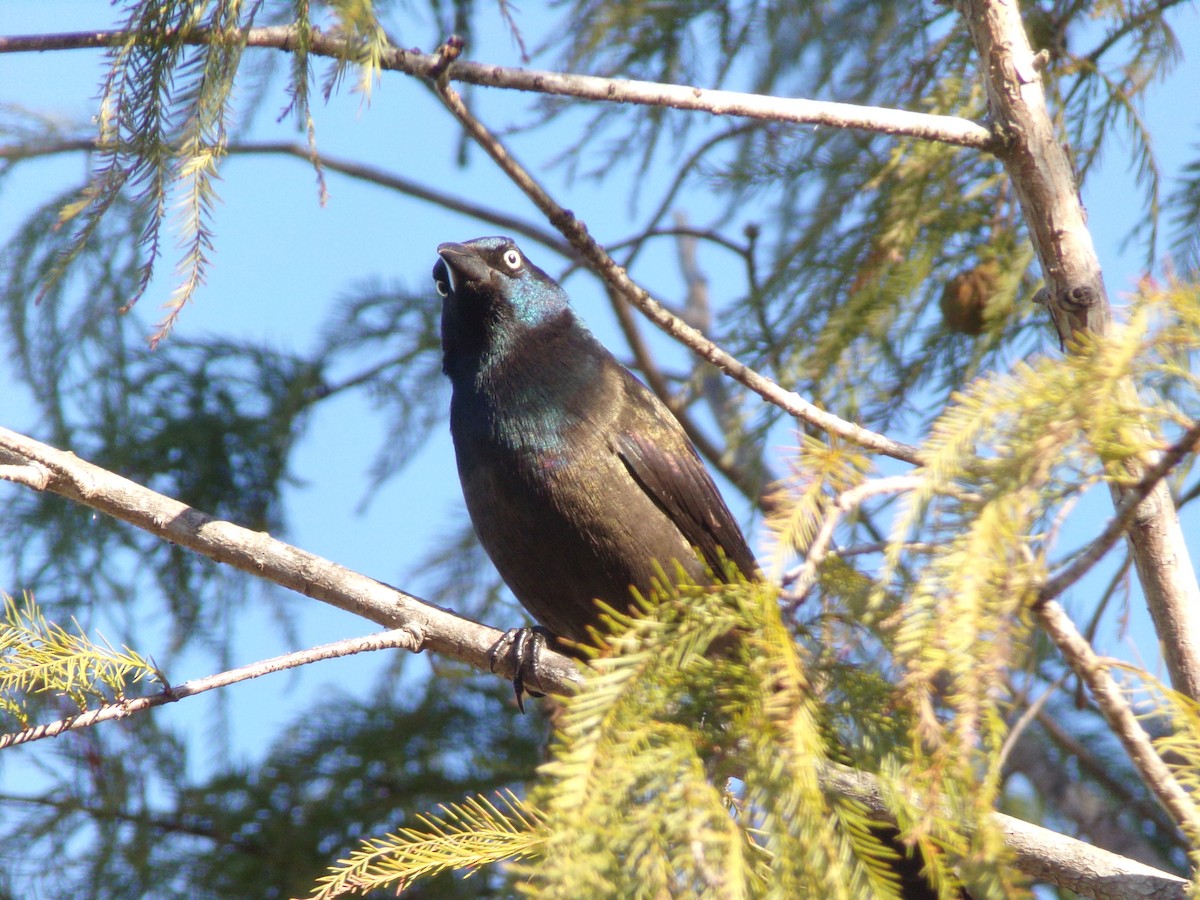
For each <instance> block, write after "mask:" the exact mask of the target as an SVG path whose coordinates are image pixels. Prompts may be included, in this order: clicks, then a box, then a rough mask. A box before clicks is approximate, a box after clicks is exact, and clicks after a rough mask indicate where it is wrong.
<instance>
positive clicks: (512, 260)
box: [504, 250, 521, 272]
mask: <svg viewBox="0 0 1200 900" xmlns="http://www.w3.org/2000/svg"><path fill="white" fill-rule="evenodd" d="M504 264H505V265H506V266H508V267H509V268H510V269H512V270H513V271H514V272H515V271H516V270H517V269H519V268H521V254H520V253H518V252H517V251H516V250H505V251H504Z"/></svg>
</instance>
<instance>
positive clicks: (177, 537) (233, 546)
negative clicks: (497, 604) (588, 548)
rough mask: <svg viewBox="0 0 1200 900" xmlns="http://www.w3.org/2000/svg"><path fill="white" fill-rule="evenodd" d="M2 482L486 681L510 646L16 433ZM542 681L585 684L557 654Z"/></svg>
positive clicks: (1, 466) (1, 438)
mask: <svg viewBox="0 0 1200 900" xmlns="http://www.w3.org/2000/svg"><path fill="white" fill-rule="evenodd" d="M5 464H7V465H5ZM0 476H4V477H7V478H8V480H12V481H17V482H19V483H22V484H26V485H28V486H29V487H32V488H34V489H36V490H42V491H49V492H51V493H54V494H58V495H60V496H62V497H66V498H68V499H70V500H74V501H76V502H77V503H82V504H83V505H85V506H89V507H91V508H92V509H96V510H99V511H100V512H103V513H105V514H107V515H110V516H112V517H113V518H115V519H120V520H121V521H123V522H128V523H130V524H131V525H136V526H137V527H138V528H141V529H143V530H145V531H148V532H150V533H151V534H153V535H156V536H157V537H160V538H162V539H163V540H166V541H170V542H171V543H173V544H178V545H179V546H181V547H187V548H188V549H189V550H194V551H195V552H197V553H199V554H201V555H202V556H207V557H208V558H209V559H212V560H215V561H216V562H220V563H225V564H227V565H230V566H233V567H234V568H235V569H239V570H241V571H243V572H249V573H250V574H251V575H256V576H258V577H259V578H265V579H267V580H268V581H273V582H275V583H276V584H278V585H281V586H283V587H285V588H288V589H290V590H293V591H296V592H298V593H301V594H304V595H305V596H306V597H312V598H313V599H315V600H321V601H323V602H325V603H329V604H331V605H333V606H336V607H338V608H339V609H344V610H346V611H347V612H351V613H354V614H355V615H358V616H362V617H363V618H366V619H370V620H371V621H372V622H377V623H379V624H380V625H383V626H385V627H387V628H395V629H402V630H404V631H405V632H407V633H408V634H409V635H410V636H411V641H412V646H411V649H412V651H413V652H414V653H419V652H421V651H422V650H433V651H435V652H437V653H441V654H444V655H446V656H450V657H452V658H454V659H457V660H461V661H462V662H465V663H469V664H470V665H472V666H475V667H476V668H477V669H480V670H482V671H485V672H486V671H490V669H491V661H490V659H489V658H488V651H489V650H490V649H491V648H492V647H493V646H494V645H495V644H496V642H497V641H498V640H500V637H501V632H500V631H497V630H496V629H494V628H489V627H487V626H486V625H479V624H477V623H475V622H472V621H470V620H469V619H464V618H463V617H461V616H459V615H456V614H455V613H453V612H450V611H449V610H446V609H441V608H440V607H437V606H433V605H431V604H429V603H426V602H424V601H423V600H421V599H420V598H418V597H415V596H413V595H412V594H407V593H405V592H403V591H400V590H397V589H396V588H392V587H389V586H388V585H385V584H382V583H380V582H378V581H375V580H374V579H371V578H367V577H366V576H365V575H360V574H358V573H357V572H353V571H351V570H350V569H347V568H345V567H344V566H339V565H338V564H337V563H333V562H330V561H329V560H326V559H322V558H321V557H319V556H315V555H313V554H311V553H306V552H305V551H303V550H300V549H299V548H297V547H293V546H291V545H290V544H285V543H284V542H283V541H277V540H275V539H274V538H272V537H271V536H270V535H267V534H263V533H262V532H258V531H251V530H250V529H248V528H242V527H241V526H239V525H234V524H233V523H232V522H226V521H223V520H220V519H214V518H213V517H211V516H209V515H206V514H205V513H203V512H201V511H200V510H197V509H193V508H192V507H190V506H187V505H186V504H184V503H180V502H179V501H178V500H173V499H171V498H170V497H167V496H164V495H162V494H159V493H156V492H155V491H152V490H150V489H149V488H145V487H142V486H141V485H139V484H135V483H134V482H132V481H130V480H128V479H127V478H122V477H121V476H119V475H115V474H113V473H112V472H109V471H107V470H105V469H102V468H100V467H99V466H96V465H93V464H92V463H89V462H85V461H84V460H82V459H80V458H79V457H77V456H76V455H75V454H73V453H65V452H63V451H61V450H56V449H55V448H53V447H50V446H48V445H46V444H43V443H40V442H39V441H35V440H33V439H32V438H29V437H26V436H25V435H22V434H18V433H17V432H15V431H11V430H9V429H7V428H0ZM12 476H16V477H12ZM496 671H497V673H499V674H501V675H503V676H505V677H509V678H511V677H512V676H513V675H515V674H516V673H515V671H513V670H512V668H511V667H510V665H509V662H508V661H507V660H501V661H500V664H499V665H498V666H497V668H496ZM537 676H538V682H539V684H542V685H544V686H545V687H546V688H547V689H548V690H550V691H552V692H555V693H570V692H571V690H572V689H573V685H575V684H577V683H578V681H579V677H580V676H579V671H578V669H577V668H576V665H575V663H574V662H572V661H571V660H569V659H568V658H567V657H565V656H561V655H559V654H557V653H555V652H553V651H551V650H549V649H547V650H546V651H544V652H543V653H542V654H541V658H540V663H539V666H538V672H537Z"/></svg>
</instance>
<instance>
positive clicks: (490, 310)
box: [433, 237, 570, 374]
mask: <svg viewBox="0 0 1200 900" xmlns="http://www.w3.org/2000/svg"><path fill="white" fill-rule="evenodd" d="M437 252H438V256H439V257H441V258H440V259H439V260H438V261H437V263H436V264H435V265H434V267H433V283H434V286H435V287H436V288H437V292H438V294H440V295H441V297H442V351H443V368H444V369H445V370H446V372H447V374H451V370H452V369H453V368H454V367H455V365H456V364H457V363H458V362H460V361H465V360H466V359H468V358H474V359H479V358H482V357H485V356H487V355H489V354H496V353H500V354H502V353H503V352H504V351H505V348H506V347H507V346H509V345H510V344H511V342H512V340H513V339H515V338H516V337H518V336H519V335H521V334H522V333H525V332H529V331H532V330H535V329H537V328H538V326H540V325H543V324H545V323H547V322H549V321H551V320H553V319H556V318H558V317H560V316H561V315H563V314H564V312H565V313H566V314H567V315H570V312H568V309H569V307H568V304H567V295H566V292H565V291H564V290H563V289H562V288H561V287H559V286H558V283H557V282H555V281H554V279H553V278H551V277H550V276H549V275H547V274H546V273H545V272H543V271H542V270H541V269H539V268H538V267H537V266H535V265H534V264H533V263H531V262H530V261H529V260H528V259H526V258H525V254H523V253H522V252H521V250H520V248H518V247H517V245H516V243H514V242H513V240H512V239H511V238H506V237H483V238H476V239H475V240H473V241H467V242H466V243H464V244H454V243H446V244H439V245H438V248H437Z"/></svg>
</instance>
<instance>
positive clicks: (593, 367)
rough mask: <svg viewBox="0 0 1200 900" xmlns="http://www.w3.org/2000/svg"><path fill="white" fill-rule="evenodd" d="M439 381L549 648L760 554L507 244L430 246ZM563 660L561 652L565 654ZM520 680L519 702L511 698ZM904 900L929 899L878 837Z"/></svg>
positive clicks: (468, 464)
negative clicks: (607, 617) (675, 572)
mask: <svg viewBox="0 0 1200 900" xmlns="http://www.w3.org/2000/svg"><path fill="white" fill-rule="evenodd" d="M437 252H438V256H439V257H441V258H440V259H439V260H438V262H437V264H436V265H434V267H433V279H434V283H435V285H436V287H437V291H438V293H439V294H440V295H441V296H442V353H443V356H442V369H443V371H444V372H445V373H446V375H447V376H449V378H450V382H451V385H452V387H453V396H452V399H451V401H450V434H451V436H452V437H453V439H454V452H455V456H456V458H457V461H458V474H459V478H460V479H461V481H462V487H463V494H464V495H465V497H466V501H467V510H468V511H469V512H470V514H471V522H472V524H473V525H474V526H475V531H476V533H477V534H478V535H479V540H480V543H482V544H483V547H484V549H485V550H486V551H487V553H488V555H489V556H490V557H491V559H492V562H493V563H495V566H496V568H497V569H498V570H499V572H500V575H501V577H502V578H503V579H504V581H505V583H506V584H507V585H508V586H509V588H511V589H512V592H513V593H514V594H515V595H516V597H517V599H518V600H519V601H520V602H521V604H522V605H523V606H524V607H525V608H526V609H527V610H528V611H529V613H530V614H531V615H532V616H533V617H534V618H535V619H537V621H538V622H540V623H541V624H542V625H543V626H545V627H546V628H547V629H549V630H550V631H551V632H552V633H553V634H554V635H556V636H558V637H562V638H566V639H568V641H576V642H579V641H586V640H587V639H588V627H589V626H594V625H596V624H598V622H599V619H600V614H599V610H598V608H597V606H596V600H597V599H599V600H602V601H603V602H605V603H606V604H608V605H610V606H613V607H616V608H624V607H626V606H628V604H629V602H630V599H631V594H630V589H631V588H637V589H638V590H639V591H641V592H642V593H643V594H645V593H646V592H647V591H648V590H649V589H650V588H651V585H652V582H653V581H654V579H655V575H656V572H657V570H656V565H655V564H656V562H657V563H658V564H660V565H661V566H662V568H663V569H664V570H665V571H668V572H669V571H671V570H672V567H673V565H674V564H675V563H678V564H679V565H681V566H682V567H683V569H684V571H685V572H687V574H688V575H689V576H690V577H691V578H692V579H694V580H696V581H697V582H700V583H703V582H704V581H705V579H706V578H707V573H706V571H705V567H706V566H707V567H708V568H710V569H711V570H712V571H713V572H718V573H720V572H722V571H724V567H725V565H726V562H728V563H732V564H733V565H734V566H736V567H737V569H738V570H739V571H741V572H742V574H744V575H745V576H746V577H747V578H755V577H758V567H757V565H756V563H755V561H754V555H753V554H752V553H751V552H750V548H749V546H748V545H747V544H746V539H745V537H743V536H742V532H741V530H740V529H739V528H738V525H737V522H736V521H734V518H733V516H732V514H731V513H730V512H729V508H728V507H727V506H726V505H725V502H724V501H723V500H722V499H721V495H720V493H718V491H717V488H716V486H715V485H714V484H713V482H712V479H711V478H710V477H709V475H708V472H707V471H706V470H705V468H704V465H703V463H701V461H700V458H699V456H698V455H697V454H696V451H695V449H694V448H693V447H692V444H691V441H689V440H688V438H687V435H686V434H685V433H684V431H683V428H682V427H681V426H680V424H679V422H678V421H677V420H676V419H675V417H674V416H673V415H671V413H670V411H669V410H668V409H667V408H666V407H665V406H664V405H663V404H662V402H660V401H659V399H658V398H657V397H656V396H655V395H654V394H653V393H651V392H650V390H649V389H648V388H646V386H645V385H643V384H642V383H641V382H640V381H638V379H637V378H635V377H634V376H633V374H632V373H631V372H629V370H628V369H626V368H625V367H624V366H622V365H621V364H620V363H619V362H617V360H616V358H615V357H613V355H612V354H611V353H609V352H608V350H606V349H605V348H604V347H603V346H602V345H601V344H600V342H599V341H597V340H596V338H595V337H593V336H592V333H591V332H590V331H588V329H587V326H585V325H584V324H583V323H582V322H581V321H580V320H579V318H578V317H577V316H576V315H575V313H574V312H573V311H572V309H571V307H570V305H569V303H568V300H567V294H566V292H565V291H564V290H563V289H562V288H561V287H559V285H558V284H557V283H556V282H555V281H554V280H553V279H552V278H550V276H548V275H547V274H546V273H545V272H543V271H542V270H541V269H539V268H538V267H537V266H535V265H533V263H531V262H530V261H529V260H528V259H527V258H526V257H525V255H524V254H523V253H522V252H521V251H520V249H519V248H518V247H517V245H516V244H515V243H513V241H512V240H511V239H509V238H505V237H485V238H478V239H476V240H473V241H467V242H466V243H465V244H453V243H446V244H440V245H439V246H438V250H437ZM559 648H560V649H563V650H565V651H567V652H570V650H571V648H570V645H569V644H568V645H565V646H564V645H559ZM520 691H521V687H520V681H519V680H518V697H520ZM881 836H882V837H883V838H884V840H886V841H888V842H889V843H891V845H892V846H893V848H894V849H895V850H896V851H897V854H898V856H899V858H898V859H897V860H896V861H895V862H894V863H893V867H894V870H895V872H896V875H897V877H898V878H899V881H900V885H901V894H902V896H903V897H905V898H906V900H918V898H920V900H926V898H936V897H937V892H936V891H933V890H932V889H931V888H930V887H929V885H928V883H927V882H926V881H925V880H924V879H923V878H922V877H921V875H920V869H921V863H920V861H919V860H917V859H914V858H913V857H911V856H909V855H908V854H907V853H906V852H905V850H904V849H903V848H902V847H901V846H900V845H899V842H898V840H897V836H896V833H895V831H894V830H889V829H884V830H883V831H882V835H881Z"/></svg>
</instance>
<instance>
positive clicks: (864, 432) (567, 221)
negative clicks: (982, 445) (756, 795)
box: [437, 80, 921, 465]
mask: <svg viewBox="0 0 1200 900" xmlns="http://www.w3.org/2000/svg"><path fill="white" fill-rule="evenodd" d="M437 91H438V95H439V96H440V97H441V98H442V102H444V103H445V104H446V108H447V109H449V110H450V112H451V113H452V114H453V115H454V117H455V118H456V119H458V121H459V122H460V123H462V126H463V127H464V128H465V129H466V130H467V133H468V134H469V135H470V136H471V137H472V138H473V139H474V140H475V141H476V142H477V143H478V144H479V146H480V147H482V148H483V149H484V151H486V152H487V154H488V155H489V156H491V157H492V159H493V160H495V162H496V164H497V165H498V166H500V168H501V169H502V170H503V171H504V173H505V174H506V175H508V177H509V178H510V179H512V182H513V183H514V184H515V185H517V187H519V188H520V189H521V190H522V191H524V192H525V195H526V196H527V197H529V199H530V200H532V201H533V203H534V205H535V206H537V208H538V209H540V210H541V211H542V212H543V213H544V214H545V215H546V217H547V218H548V219H549V221H550V224H551V225H553V226H554V227H555V228H557V229H558V230H559V231H560V232H561V233H562V235H563V237H565V238H566V239H567V240H568V241H569V242H570V244H571V246H572V247H574V248H575V249H576V250H577V251H578V252H579V253H580V255H581V256H582V257H583V258H584V260H586V261H587V263H588V264H589V266H590V267H591V268H592V270H593V271H594V272H595V273H596V274H597V275H599V276H600V277H601V278H602V279H603V280H604V282H605V283H606V284H607V285H609V286H610V287H611V288H612V289H613V290H615V291H617V292H618V293H619V294H621V296H623V297H625V298H626V299H627V300H628V301H629V302H630V303H632V304H633V305H634V306H636V307H637V308H638V309H640V310H641V311H642V312H643V313H644V314H645V315H646V317H647V318H648V319H650V321H651V322H653V323H654V324H655V325H657V326H658V327H659V328H661V329H662V330H663V331H665V332H666V333H667V334H669V335H670V336H671V337H673V338H675V340H677V341H679V342H680V343H681V344H683V345H684V346H686V347H688V348H690V349H691V350H692V351H693V352H694V353H696V354H697V355H698V356H700V357H701V358H703V359H706V360H708V361H709V362H710V363H712V364H713V365H714V366H716V367H717V368H718V369H720V370H721V371H722V372H724V373H725V374H726V375H728V376H729V377H731V378H733V379H734V380H736V381H740V382H741V383H742V384H744V385H745V386H746V387H748V388H750V390H752V391H754V392H755V393H756V394H758V395H759V396H761V397H762V398H763V399H764V400H766V401H768V402H770V403H774V404H775V405H776V406H778V407H779V408H780V409H782V410H783V411H784V412H787V413H789V414H791V415H792V416H795V417H796V418H797V419H800V420H802V421H804V422H807V423H808V424H810V425H812V426H814V427H816V428H820V429H821V430H822V431H826V432H829V433H831V434H836V435H838V436H840V437H843V438H845V439H846V440H848V441H851V442H852V443H855V444H858V445H859V446H861V447H866V448H867V449H869V450H874V451H876V452H877V453H882V454H884V455H885V456H890V457H892V458H894V459H899V460H902V461H904V462H908V463H912V464H913V465H920V464H921V454H920V451H919V450H918V449H917V448H916V447H913V446H910V445H908V444H903V443H901V442H899V441H894V440H892V439H891V438H889V437H888V436H887V435H884V434H880V433H878V432H875V431H871V430H870V429H868V428H864V427H862V426H861V425H858V424H857V423H855V422H850V421H847V420H846V419H842V418H840V417H838V416H835V415H834V414H833V413H829V412H826V411H825V410H823V409H820V408H819V407H817V406H815V405H814V404H812V403H810V402H809V401H808V400H805V399H804V398H803V397H801V396H800V395H799V394H797V393H796V392H795V391H786V390H784V389H783V388H782V387H780V386H779V385H778V384H776V383H775V382H774V381H772V380H771V379H769V378H767V377H766V376H765V375H762V374H760V373H758V372H756V371H755V370H754V369H751V368H750V367H749V366H747V365H745V364H744V363H742V362H740V361H739V360H737V359H736V358H735V357H733V356H732V355H731V354H729V353H727V352H726V351H724V350H722V349H721V348H720V347H718V346H717V345H716V344H715V343H713V342H712V341H711V340H709V339H708V338H707V337H705V336H704V335H703V334H701V333H700V332H699V331H697V330H696V329H695V328H692V327H691V326H690V325H688V324H687V323H686V322H684V321H683V320H682V319H680V318H679V317H678V316H676V315H673V314H672V313H671V312H670V311H669V310H668V309H666V308H665V307H664V306H663V305H662V304H661V303H659V302H658V301H657V300H655V299H654V298H653V297H651V296H650V294H649V293H647V292H646V291H645V290H644V289H643V288H641V287H640V286H639V285H638V284H636V283H635V282H634V281H633V279H631V278H630V277H629V275H628V273H627V272H626V271H625V270H624V269H623V268H621V266H619V265H618V264H617V262H616V260H614V259H613V258H612V257H611V256H609V255H608V253H607V252H605V250H604V248H603V247H601V246H600V245H599V244H598V243H597V242H596V240H595V238H593V237H592V236H591V235H590V234H589V233H588V230H587V226H586V225H585V224H584V223H583V222H582V221H580V220H579V219H578V218H576V216H575V214H574V213H573V212H571V211H570V210H568V209H563V208H562V207H561V206H559V205H558V203H556V202H555V201H554V198H552V197H551V196H550V195H549V194H548V193H547V192H546V190H545V189H544V188H543V187H542V186H541V185H540V184H538V182H537V181H536V180H535V179H534V178H533V176H531V175H530V174H529V172H528V171H527V170H526V169H525V168H524V167H523V166H522V165H521V164H520V163H519V162H517V161H516V159H515V158H513V156H512V155H511V154H510V153H509V152H508V150H507V149H506V148H505V147H504V145H503V144H502V143H501V142H500V141H499V140H498V139H497V138H496V137H495V136H494V135H493V134H492V133H491V132H490V131H488V129H487V128H486V127H485V126H484V125H483V123H481V122H480V121H479V120H478V119H476V118H475V116H474V115H472V114H471V112H470V110H468V109H467V107H466V104H464V103H463V101H462V98H461V97H460V96H459V95H458V92H457V91H455V90H454V89H453V88H451V87H450V86H449V85H448V84H447V83H446V82H445V81H444V80H443V81H440V82H439V83H438V84H437Z"/></svg>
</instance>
